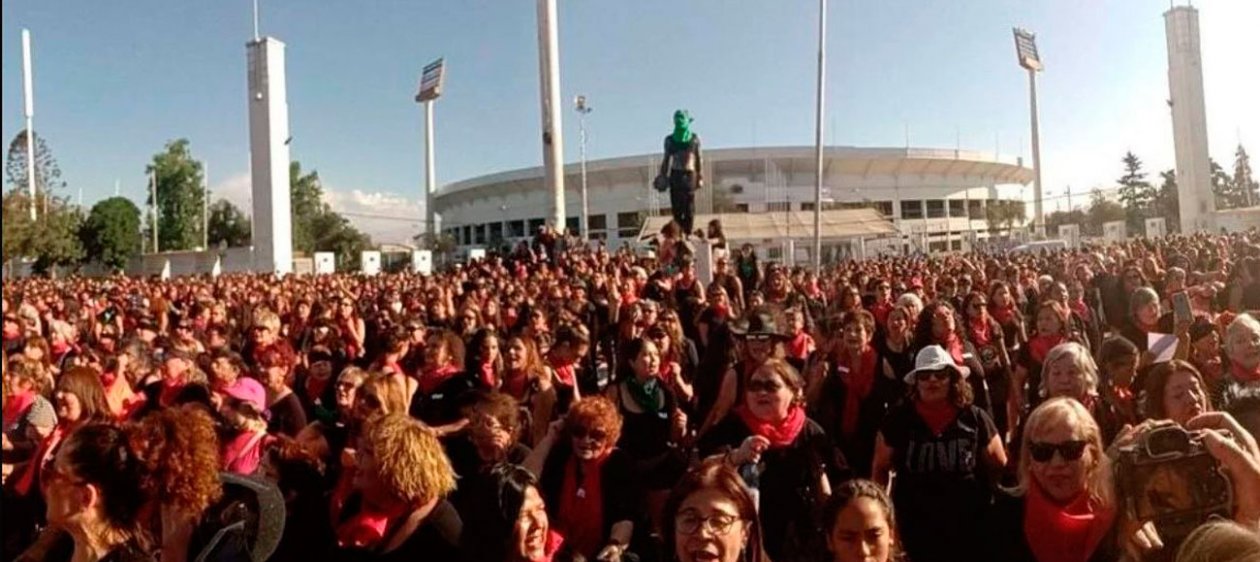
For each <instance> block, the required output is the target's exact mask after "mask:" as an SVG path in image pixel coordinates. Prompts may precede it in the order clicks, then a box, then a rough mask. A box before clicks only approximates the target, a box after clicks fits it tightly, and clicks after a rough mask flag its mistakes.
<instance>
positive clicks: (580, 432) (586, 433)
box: [570, 427, 608, 441]
mask: <svg viewBox="0 0 1260 562" xmlns="http://www.w3.org/2000/svg"><path fill="white" fill-rule="evenodd" d="M570 434H572V435H573V437H575V438H577V439H586V438H588V437H589V438H591V439H592V440H595V441H603V440H604V439H607V438H608V432H606V431H604V430H602V429H588V428H585V427H575V428H573V430H572V431H570Z"/></svg>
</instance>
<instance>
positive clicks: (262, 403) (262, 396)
mask: <svg viewBox="0 0 1260 562" xmlns="http://www.w3.org/2000/svg"><path fill="white" fill-rule="evenodd" d="M223 392H224V393H225V394H227V395H228V396H231V397H232V398H235V399H237V400H240V401H241V402H244V403H246V404H249V405H250V406H252V407H253V408H254V410H256V411H257V412H258V413H259V414H265V413H266V412H267V391H266V390H265V389H263V385H262V383H260V382H258V381H256V380H254V379H251V378H249V377H240V378H238V379H236V382H234V383H232V385H231V386H229V387H227V389H225V390H224V391H223Z"/></svg>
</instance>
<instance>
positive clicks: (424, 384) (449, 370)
mask: <svg viewBox="0 0 1260 562" xmlns="http://www.w3.org/2000/svg"><path fill="white" fill-rule="evenodd" d="M458 372H459V367H456V366H454V365H444V366H442V367H438V368H436V369H432V370H428V371H425V372H424V373H422V374H421V375H420V381H419V387H420V391H421V392H423V393H425V394H433V392H434V391H436V390H437V389H438V387H439V386H442V383H444V382H446V381H448V380H450V378H451V377H453V376H455V373H458Z"/></svg>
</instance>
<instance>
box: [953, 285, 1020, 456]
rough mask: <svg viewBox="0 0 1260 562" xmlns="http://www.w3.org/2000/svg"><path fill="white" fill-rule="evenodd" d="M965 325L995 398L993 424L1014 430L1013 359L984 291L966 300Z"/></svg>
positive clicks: (990, 392) (1002, 428)
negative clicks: (1010, 399) (1009, 407)
mask: <svg viewBox="0 0 1260 562" xmlns="http://www.w3.org/2000/svg"><path fill="white" fill-rule="evenodd" d="M962 311H963V326H964V328H965V330H966V333H967V341H969V342H971V345H972V346H974V347H975V348H976V355H977V356H978V357H979V359H980V365H981V366H982V367H984V376H985V378H986V379H987V380H988V383H989V397H990V398H991V399H992V400H993V404H994V408H993V423H995V424H997V428H998V431H999V432H1001V433H1002V435H1006V432H1007V431H1008V430H1009V429H1010V427H1009V424H1008V413H1007V409H1006V407H1005V406H1006V402H1007V399H1008V396H1009V394H1010V388H1011V358H1010V356H1009V355H1007V352H1006V345H1005V341H1006V339H1005V336H1004V334H1003V332H1002V326H1001V325H1000V324H999V323H998V322H997V320H995V319H994V318H993V317H992V316H990V315H989V298H988V297H987V296H985V294H984V292H982V291H973V292H971V293H968V294H967V295H966V296H964V297H963V299H962Z"/></svg>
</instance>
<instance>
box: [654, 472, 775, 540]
mask: <svg viewBox="0 0 1260 562" xmlns="http://www.w3.org/2000/svg"><path fill="white" fill-rule="evenodd" d="M664 532H665V545H666V549H667V550H668V551H669V554H672V557H669V558H666V560H672V561H674V562H737V561H742V562H766V561H767V560H769V558H768V557H767V556H766V553H765V550H764V549H763V548H762V546H761V523H760V522H759V521H758V520H757V505H756V501H755V500H754V499H753V496H752V494H751V493H750V492H749V490H748V488H747V487H746V486H744V483H743V481H742V480H740V477H739V474H738V473H736V472H735V469H733V468H731V467H730V466H727V465H726V463H724V462H722V461H721V460H719V459H714V460H710V461H707V462H705V463H703V464H701V465H700V466H697V467H696V468H694V469H692V470H691V471H689V472H688V473H687V474H686V475H684V476H683V478H682V480H680V481H679V482H678V485H677V486H675V487H674V490H673V491H672V492H671V493H670V495H669V499H668V500H667V501H666V502H665V527H664Z"/></svg>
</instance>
